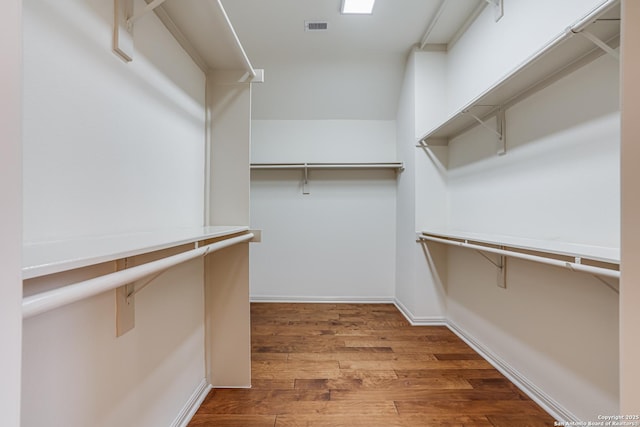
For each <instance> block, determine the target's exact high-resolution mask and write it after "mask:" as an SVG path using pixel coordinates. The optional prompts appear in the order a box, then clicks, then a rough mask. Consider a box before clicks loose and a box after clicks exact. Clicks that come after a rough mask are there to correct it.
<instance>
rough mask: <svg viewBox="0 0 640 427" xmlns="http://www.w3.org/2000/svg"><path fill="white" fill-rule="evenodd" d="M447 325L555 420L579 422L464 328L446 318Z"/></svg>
mask: <svg viewBox="0 0 640 427" xmlns="http://www.w3.org/2000/svg"><path fill="white" fill-rule="evenodd" d="M446 323H447V327H448V328H449V329H450V330H451V332H453V333H454V334H456V335H457V336H458V337H460V339H461V340H462V341H464V342H465V343H467V344H468V345H469V346H470V347H471V348H473V349H474V350H475V351H476V352H477V353H478V354H480V356H482V357H483V358H484V359H485V360H486V361H487V362H489V363H490V364H491V365H493V367H494V368H496V369H497V370H498V371H500V373H501V374H502V375H504V376H505V377H507V379H508V380H509V381H511V382H512V383H513V384H514V385H515V386H516V387H518V388H519V389H520V390H522V392H524V393H525V394H526V395H527V396H529V397H530V398H531V399H532V400H533V401H534V402H536V403H537V404H538V405H540V406H541V407H542V409H544V410H545V411H547V412H548V413H549V415H551V416H552V417H554V418H555V419H556V420H562V421H567V422H579V421H580V419H579V418H578V417H576V416H575V415H574V414H573V413H571V412H570V411H569V410H568V409H566V408H565V407H564V406H562V405H561V404H560V403H559V402H558V401H556V400H555V399H553V398H552V397H551V396H549V395H548V394H546V393H545V392H544V391H542V390H541V389H540V388H539V387H537V386H536V385H535V384H534V383H533V382H531V381H530V380H529V379H528V378H527V377H525V376H524V375H522V374H521V373H520V372H518V370H517V369H515V368H514V367H512V366H511V365H509V364H508V363H507V362H505V361H504V360H503V359H502V358H501V357H499V356H498V355H496V354H495V353H494V352H492V351H491V350H490V349H488V348H487V347H485V346H484V345H482V344H480V342H479V341H478V340H476V339H475V338H474V337H473V336H471V335H470V334H469V333H468V332H466V331H465V330H464V329H462V328H460V327H459V326H458V325H456V324H455V323H454V322H452V321H451V320H447V322H446Z"/></svg>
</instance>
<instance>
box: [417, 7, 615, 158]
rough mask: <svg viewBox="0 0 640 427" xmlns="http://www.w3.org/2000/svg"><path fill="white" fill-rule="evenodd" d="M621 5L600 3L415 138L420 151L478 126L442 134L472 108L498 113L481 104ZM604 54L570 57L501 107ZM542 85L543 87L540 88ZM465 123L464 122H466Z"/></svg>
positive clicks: (595, 52) (596, 51)
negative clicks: (445, 117)
mask: <svg viewBox="0 0 640 427" xmlns="http://www.w3.org/2000/svg"><path fill="white" fill-rule="evenodd" d="M619 3H620V0H607V1H605V2H604V3H602V4H601V5H600V6H598V7H596V8H595V9H594V10H592V11H591V13H589V14H587V15H586V16H584V17H583V18H582V19H580V20H578V21H577V22H576V23H574V24H573V25H572V26H570V27H569V28H567V29H566V30H565V31H564V32H562V33H560V34H558V35H557V36H556V37H555V38H554V39H553V40H551V41H550V42H549V43H547V44H546V45H545V46H543V47H542V48H541V49H540V50H538V51H537V52H535V53H534V54H533V55H531V56H530V57H529V58H528V59H527V60H525V61H524V62H523V63H521V64H519V65H518V66H517V67H516V68H515V69H513V70H511V71H510V72H509V73H508V74H506V75H505V76H504V77H503V78H502V79H500V80H499V81H497V82H495V83H494V84H493V85H492V86H491V87H489V88H488V89H487V90H485V91H484V92H482V93H481V94H479V95H478V96H476V97H475V98H474V99H472V100H471V101H470V102H468V103H467V104H465V105H464V106H463V107H462V108H460V109H458V110H456V111H455V112H454V113H453V114H452V115H450V116H449V117H448V118H447V119H445V120H444V121H443V122H441V123H440V124H439V125H438V126H436V127H434V128H432V129H431V130H429V131H428V132H426V133H425V134H423V135H422V136H421V137H420V138H418V145H417V146H419V147H425V146H428V145H430V144H428V143H427V140H428V139H436V140H438V141H437V142H436V143H435V144H431V145H448V142H447V143H445V144H443V140H445V141H446V140H448V139H451V138H453V137H456V136H458V135H460V134H461V133H464V132H465V131H466V130H468V129H470V128H471V127H473V126H475V125H476V124H477V122H476V121H475V120H468V122H469V123H470V124H469V125H460V126H458V128H456V130H455V131H453V132H450V133H446V134H442V130H443V129H445V128H446V127H449V126H452V125H453V124H455V122H457V121H459V120H460V118H461V117H463V116H464V113H465V112H466V111H470V110H471V109H472V108H474V107H478V106H483V107H485V108H486V107H489V110H488V111H485V113H484V114H482V115H481V116H483V117H486V116H491V114H493V113H495V111H497V109H498V105H494V106H487V105H484V104H483V100H484V99H485V98H487V97H489V96H491V95H492V94H493V93H494V92H496V91H498V90H500V88H501V87H503V86H505V85H506V84H508V83H511V82H513V81H515V80H516V79H517V78H518V77H519V75H521V73H523V72H524V71H525V70H527V69H528V68H529V67H531V66H532V65H533V64H535V63H537V62H538V61H542V60H544V57H545V56H546V55H547V54H549V53H551V52H553V51H554V50H555V49H556V48H557V47H558V46H560V45H562V44H564V43H566V42H568V41H570V40H571V39H572V38H574V36H575V35H576V33H578V32H580V31H582V30H584V29H586V28H588V26H589V25H590V24H591V23H592V22H593V21H595V20H596V19H597V18H598V17H599V16H601V15H603V14H605V13H606V12H608V11H609V10H610V9H611V8H613V7H614V6H616V5H617V4H619ZM603 54H604V51H601V50H600V49H599V48H598V47H596V46H594V47H593V49H592V50H591V51H589V52H586V53H584V54H582V55H579V56H577V57H572V58H570V59H568V60H566V61H565V62H564V63H563V65H562V66H561V67H559V68H557V69H556V70H555V71H554V72H551V73H545V74H544V75H543V76H541V77H538V78H537V79H536V80H535V81H532V82H530V83H529V84H527V85H526V88H525V89H523V90H520V91H517V92H509V94H508V95H506V96H504V100H503V102H504V104H503V105H502V107H505V108H506V107H509V106H511V105H513V104H514V103H516V102H517V101H519V100H521V99H522V98H524V97H526V96H528V95H529V94H530V93H531V92H534V91H535V90H537V89H539V88H541V86H545V85H547V84H550V83H552V82H553V81H556V80H558V79H559V78H561V77H563V76H564V75H565V74H566V72H563V71H565V70H566V71H571V70H573V67H572V65H574V64H582V63H583V62H584V61H588V60H591V59H595V57H596V56H601V55H603ZM543 83H545V84H544V85H543ZM465 122H466V121H465Z"/></svg>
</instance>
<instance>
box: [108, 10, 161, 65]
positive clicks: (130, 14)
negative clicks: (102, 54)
mask: <svg viewBox="0 0 640 427" xmlns="http://www.w3.org/2000/svg"><path fill="white" fill-rule="evenodd" d="M165 1H166V0H153V1H152V2H150V3H148V4H147V5H146V6H145V7H143V8H142V10H141V11H139V12H138V13H134V6H133V5H134V3H133V0H113V5H114V14H113V17H114V20H113V51H114V52H115V54H116V55H118V56H119V57H120V58H121V59H122V60H123V61H125V62H131V61H133V51H134V45H133V24H134V22H136V21H137V20H139V19H140V18H142V17H143V16H145V15H147V14H148V13H149V12H153V10H154V9H155V8H157V7H158V6H160V5H161V4H162V3H164V2H165Z"/></svg>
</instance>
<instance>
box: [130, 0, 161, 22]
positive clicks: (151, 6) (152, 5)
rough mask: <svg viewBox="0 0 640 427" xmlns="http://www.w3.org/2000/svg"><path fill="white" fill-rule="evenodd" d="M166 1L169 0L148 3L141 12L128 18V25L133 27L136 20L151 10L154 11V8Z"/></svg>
mask: <svg viewBox="0 0 640 427" xmlns="http://www.w3.org/2000/svg"><path fill="white" fill-rule="evenodd" d="M165 1H167V0H153V1H152V2H151V3H148V4H147V5H146V6H145V7H144V8H142V10H141V11H140V12H138V13H136V14H134V15H133V16H131V17H130V18H129V19H127V26H128V27H130V28H133V23H134V22H136V21H137V20H138V19H140V18H142V17H143V16H145V15H146V14H148V13H149V12H153V10H154V9H155V8H156V7H158V6H160V5H161V4H162V3H164V2H165Z"/></svg>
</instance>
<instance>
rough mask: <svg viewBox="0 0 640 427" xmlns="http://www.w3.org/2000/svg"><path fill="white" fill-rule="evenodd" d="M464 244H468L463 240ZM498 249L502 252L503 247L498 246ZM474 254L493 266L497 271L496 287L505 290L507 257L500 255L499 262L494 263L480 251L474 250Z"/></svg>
mask: <svg viewBox="0 0 640 427" xmlns="http://www.w3.org/2000/svg"><path fill="white" fill-rule="evenodd" d="M465 243H466V244H468V243H469V242H468V241H467V240H465ZM500 249H501V250H504V246H500ZM476 253H477V254H478V255H481V256H482V257H483V258H484V259H486V260H487V261H489V262H490V263H491V264H493V265H494V266H495V267H496V268H497V269H498V281H497V285H498V287H499V288H503V289H506V288H507V257H506V255H500V256H499V260H498V261H494V260H493V259H491V258H490V257H489V256H488V255H487V254H485V253H484V252H482V251H480V250H477V249H476Z"/></svg>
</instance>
